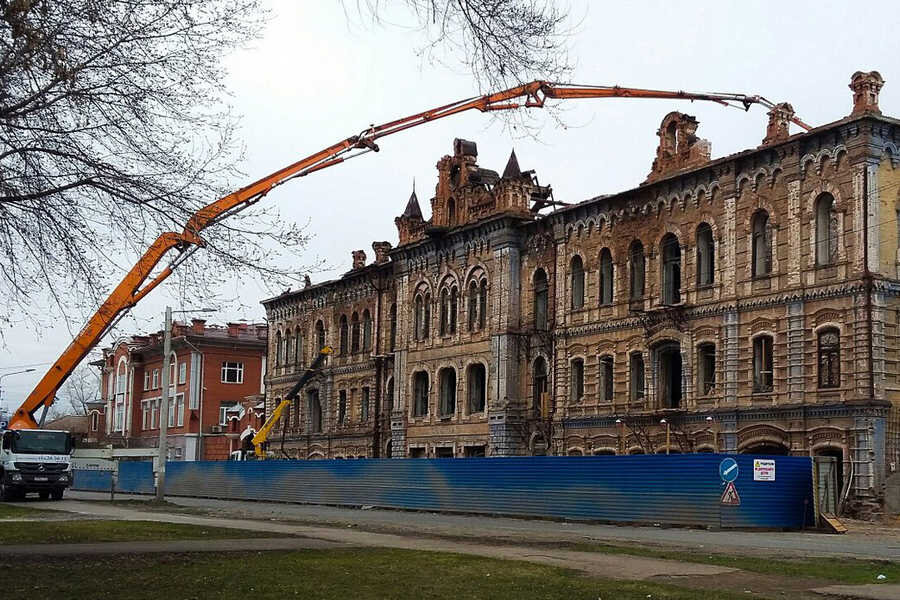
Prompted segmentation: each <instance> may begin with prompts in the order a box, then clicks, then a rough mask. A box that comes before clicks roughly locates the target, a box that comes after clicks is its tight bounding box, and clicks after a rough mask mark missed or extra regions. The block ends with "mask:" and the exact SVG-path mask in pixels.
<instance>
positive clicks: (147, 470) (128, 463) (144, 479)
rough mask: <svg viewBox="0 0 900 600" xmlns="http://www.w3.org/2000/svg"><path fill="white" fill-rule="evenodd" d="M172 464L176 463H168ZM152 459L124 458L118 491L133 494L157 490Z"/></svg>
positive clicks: (117, 483)
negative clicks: (135, 459) (136, 459)
mask: <svg viewBox="0 0 900 600" xmlns="http://www.w3.org/2000/svg"><path fill="white" fill-rule="evenodd" d="M166 464H167V465H171V464H174V463H166ZM154 485H155V484H154V479H153V462H152V461H149V460H148V461H134V460H123V461H120V462H119V479H118V481H117V482H116V491H119V492H125V493H131V494H152V493H153V492H154V490H155V488H154Z"/></svg>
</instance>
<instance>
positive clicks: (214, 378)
mask: <svg viewBox="0 0 900 600" xmlns="http://www.w3.org/2000/svg"><path fill="white" fill-rule="evenodd" d="M266 336H267V327H266V325H265V324H263V323H250V324H248V323H229V324H228V325H227V326H225V327H221V326H207V325H206V322H205V321H204V320H202V319H194V320H193V321H191V324H190V325H187V324H184V323H178V322H176V323H175V324H174V325H173V326H172V354H171V356H170V361H169V368H170V373H169V382H170V386H169V403H168V404H169V407H168V426H167V431H168V445H169V459H170V460H224V459H227V458H228V455H229V453H230V452H231V451H233V450H238V449H240V447H241V442H242V439H243V438H245V437H246V436H247V435H249V434H250V432H251V431H256V430H258V428H259V427H260V426H261V425H262V421H263V418H264V414H263V409H257V408H256V407H257V406H260V405H262V404H263V399H264V394H265V390H264V388H263V375H264V373H265V371H266V344H267V340H266ZM162 348H163V333H162V332H161V331H160V332H157V333H153V334H150V335H147V336H134V337H131V338H126V339H122V340H119V341H118V342H116V343H115V344H114V345H113V346H112V347H110V348H106V349H104V350H103V359H102V360H101V361H98V362H97V363H94V364H98V365H99V366H101V369H102V373H103V375H102V384H101V385H102V389H101V396H102V399H103V401H104V403H105V406H106V427H107V432H108V434H109V439H110V441H111V442H112V443H113V444H116V445H121V446H124V447H129V448H147V447H155V446H158V444H159V425H160V423H159V419H160V401H161V396H162V393H161V392H162V389H161V388H162V368H163V367H162V365H163V351H162Z"/></svg>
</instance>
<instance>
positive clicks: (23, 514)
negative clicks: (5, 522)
mask: <svg viewBox="0 0 900 600" xmlns="http://www.w3.org/2000/svg"><path fill="white" fill-rule="evenodd" d="M48 513H49V514H60V513H59V512H57V511H47V510H41V509H38V508H28V507H27V506H19V505H17V504H7V503H5V502H0V519H29V518H40V517H42V516H43V517H45V516H47V515H48Z"/></svg>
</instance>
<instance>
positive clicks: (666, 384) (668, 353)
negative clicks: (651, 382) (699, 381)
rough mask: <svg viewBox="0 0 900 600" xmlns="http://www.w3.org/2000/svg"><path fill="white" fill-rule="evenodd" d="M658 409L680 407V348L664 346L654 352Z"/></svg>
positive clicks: (670, 345)
mask: <svg viewBox="0 0 900 600" xmlns="http://www.w3.org/2000/svg"><path fill="white" fill-rule="evenodd" d="M656 357H657V369H658V371H657V382H656V383H657V389H658V393H659V406H660V408H680V407H681V346H680V345H679V344H677V343H674V344H665V345H663V346H660V347H659V349H657V351H656Z"/></svg>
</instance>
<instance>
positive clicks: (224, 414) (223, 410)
mask: <svg viewBox="0 0 900 600" xmlns="http://www.w3.org/2000/svg"><path fill="white" fill-rule="evenodd" d="M279 402H281V399H280V398H278V399H276V400H275V404H276V405H277V404H278V403H279ZM227 424H228V407H227V406H220V407H219V425H221V426H223V427H224V426H225V425H227Z"/></svg>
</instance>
